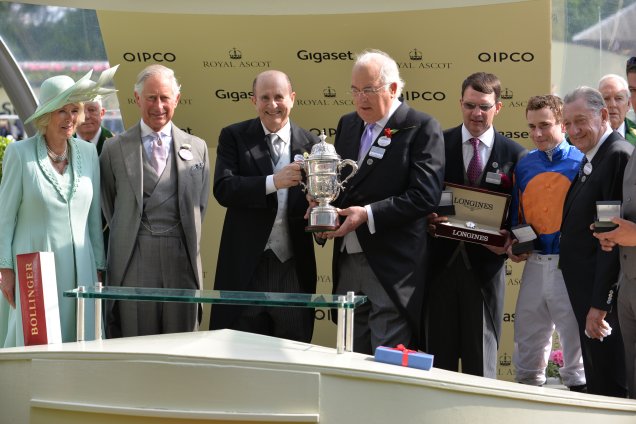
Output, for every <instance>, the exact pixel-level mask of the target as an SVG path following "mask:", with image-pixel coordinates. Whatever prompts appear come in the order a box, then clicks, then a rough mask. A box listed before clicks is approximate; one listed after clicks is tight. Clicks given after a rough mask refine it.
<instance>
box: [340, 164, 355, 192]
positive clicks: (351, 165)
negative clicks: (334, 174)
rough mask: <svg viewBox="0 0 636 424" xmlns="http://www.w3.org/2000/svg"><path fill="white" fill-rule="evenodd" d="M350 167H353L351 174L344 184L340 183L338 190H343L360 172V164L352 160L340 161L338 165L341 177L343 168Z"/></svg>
mask: <svg viewBox="0 0 636 424" xmlns="http://www.w3.org/2000/svg"><path fill="white" fill-rule="evenodd" d="M347 165H349V166H350V167H351V173H350V174H349V175H348V176H347V178H345V179H344V180H343V181H342V182H340V183H339V184H338V188H339V189H340V188H342V186H343V185H344V184H345V183H346V182H347V181H349V179H350V178H351V177H353V176H354V175H356V172H358V164H357V163H355V162H354V161H352V160H351V159H344V160H342V161H340V163H339V164H338V176H340V172H341V171H342V168H344V167H345V166H347Z"/></svg>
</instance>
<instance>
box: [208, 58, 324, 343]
mask: <svg viewBox="0 0 636 424" xmlns="http://www.w3.org/2000/svg"><path fill="white" fill-rule="evenodd" d="M253 92H254V95H253V97H252V103H254V105H255V107H256V111H257V112H258V117H257V118H254V119H249V120H247V121H243V122H239V123H236V124H232V125H230V126H228V127H225V128H223V129H222V130H221V135H220V136H219V146H218V148H217V158H216V168H215V170H214V197H215V198H216V199H217V200H218V202H219V203H220V204H221V206H224V207H226V208H227V212H226V214H225V222H224V224H223V234H222V236H221V246H220V248H219V259H218V262H217V266H216V277H215V283H214V288H215V289H217V290H241V291H243V290H248V291H264V292H283V293H314V292H315V291H316V261H315V259H314V248H313V240H312V237H311V234H309V233H306V232H305V226H306V225H307V223H306V221H305V220H304V218H303V216H304V214H305V211H306V210H307V200H306V199H305V194H304V193H303V191H302V190H301V187H300V185H299V183H300V180H301V172H300V165H299V164H298V163H296V162H295V161H294V158H295V156H297V155H303V154H304V153H309V152H311V148H312V146H313V145H314V144H315V143H316V142H318V137H316V136H315V135H313V134H311V133H310V132H309V131H307V130H304V129H302V128H300V127H299V126H297V125H296V124H294V123H293V122H292V121H291V120H290V118H289V115H290V113H291V110H292V107H293V105H294V99H295V96H296V93H295V92H294V91H293V89H292V85H291V82H290V80H289V77H288V76H287V75H285V74H284V73H283V72H280V71H275V70H268V71H265V72H262V73H260V74H259V75H258V76H257V77H256V78H255V79H254V84H253ZM219 328H231V329H234V330H240V331H248V332H252V333H257V334H265V335H269V336H275V337H281V338H286V339H291V340H298V341H302V342H310V341H311V338H312V334H313V329H314V311H313V309H308V308H279V307H269V308H268V307H262V306H228V305H214V307H212V316H211V318H210V329H211V330H214V329H219Z"/></svg>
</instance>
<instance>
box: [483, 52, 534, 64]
mask: <svg viewBox="0 0 636 424" xmlns="http://www.w3.org/2000/svg"><path fill="white" fill-rule="evenodd" d="M477 59H479V61H480V62H484V63H505V62H515V63H519V62H532V61H534V53H532V52H481V53H479V54H478V55H477Z"/></svg>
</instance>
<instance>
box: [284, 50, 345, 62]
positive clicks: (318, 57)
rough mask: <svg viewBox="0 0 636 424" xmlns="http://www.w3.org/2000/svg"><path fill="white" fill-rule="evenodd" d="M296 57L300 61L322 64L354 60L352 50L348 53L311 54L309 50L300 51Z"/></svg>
mask: <svg viewBox="0 0 636 424" xmlns="http://www.w3.org/2000/svg"><path fill="white" fill-rule="evenodd" d="M296 57H297V58H298V59H300V60H311V61H312V62H315V63H322V62H323V61H326V60H353V53H352V52H351V50H347V51H346V52H310V51H308V50H298V51H297V52H296Z"/></svg>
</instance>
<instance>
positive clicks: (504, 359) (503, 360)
mask: <svg viewBox="0 0 636 424" xmlns="http://www.w3.org/2000/svg"><path fill="white" fill-rule="evenodd" d="M499 365H501V366H502V367H509V366H510V365H512V357H511V356H510V355H508V352H504V353H503V355H500V356H499Z"/></svg>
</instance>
